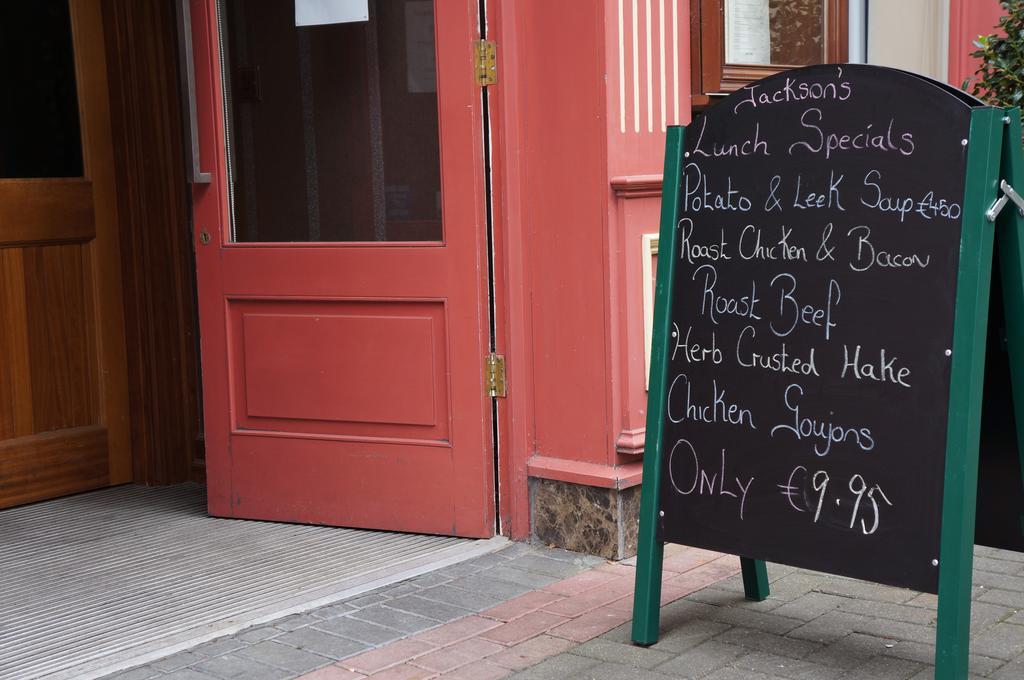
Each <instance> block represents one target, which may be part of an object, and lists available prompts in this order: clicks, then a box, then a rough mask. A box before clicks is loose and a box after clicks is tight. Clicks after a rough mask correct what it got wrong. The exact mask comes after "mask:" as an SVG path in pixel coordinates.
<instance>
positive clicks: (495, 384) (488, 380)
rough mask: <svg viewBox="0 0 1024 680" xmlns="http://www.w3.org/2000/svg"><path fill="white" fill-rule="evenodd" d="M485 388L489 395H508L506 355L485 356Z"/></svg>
mask: <svg viewBox="0 0 1024 680" xmlns="http://www.w3.org/2000/svg"><path fill="white" fill-rule="evenodd" d="M484 389H485V390H486V391H487V396H489V397H504V396H505V395H506V393H507V389H506V387H505V357H504V355H501V354H488V355H487V356H486V357H484Z"/></svg>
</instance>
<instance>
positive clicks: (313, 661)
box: [110, 544, 1024, 680]
mask: <svg viewBox="0 0 1024 680" xmlns="http://www.w3.org/2000/svg"><path fill="white" fill-rule="evenodd" d="M738 571H739V560H738V559H736V558H735V557H731V556H723V555H719V554H717V553H713V552H709V551H704V550H698V549H693V548H683V547H680V546H667V547H666V559H665V577H664V584H663V594H662V604H663V607H662V614H661V621H662V626H661V628H662V634H661V639H660V640H659V642H658V643H657V644H655V645H652V646H651V647H648V648H642V647H637V646H634V645H632V644H630V641H629V634H630V623H629V621H630V619H631V616H632V584H633V573H634V572H633V568H632V567H631V566H630V565H629V564H627V563H620V564H612V563H606V562H604V561H603V560H599V559H596V558H592V557H586V556H582V555H576V554H573V553H568V552H565V551H557V550H549V549H546V548H541V547H532V546H526V545H523V544H515V545H512V546H509V547H508V548H506V549H504V550H502V551H499V552H497V553H494V554H491V555H486V556H484V557H480V558H477V559H475V560H470V561H468V562H464V563H461V564H457V565H453V566H451V567H446V568H444V569H441V570H438V571H435V572H431V573H429V574H425V575H424V576H421V577H419V578H416V579H412V580H410V581H406V582H404V583H401V584H398V585H395V586H390V587H388V588H385V589H381V590H380V591H375V592H373V593H368V594H366V595H363V596H360V597H357V598H353V599H351V600H348V601H345V602H341V603H337V604H334V605H330V606H328V607H322V608H320V609H317V610H314V611H311V612H308V613H305V614H297V615H294V616H290V617H287V618H284V619H281V620H279V621H277V622H274V623H273V624H270V625H266V626H261V627H259V628H253V629H249V630H246V631H242V632H241V633H239V634H237V635H234V636H230V637H226V638H221V639H219V640H215V641H213V642H210V643H207V644H205V645H201V646H199V647H196V648H195V649H192V650H189V651H187V652H181V653H179V654H176V655H174V656H171V657H168V658H166V659H162V660H160V661H157V662H154V663H152V664H149V665H147V666H144V667H142V668H137V669H132V670H130V671H126V672H124V673H121V674H118V675H115V676H110V678H111V679H113V678H117V679H118V680H148V679H149V678H161V679H162V680H229V679H232V678H247V679H248V678H252V679H253V680H259V679H261V678H271V679H281V680H288V679H291V678H300V680H362V679H363V678H373V679H375V680H381V679H385V680H386V679H395V680H402V679H407V680H413V679H420V678H423V679H426V678H445V679H451V680H459V679H461V678H466V679H472V680H489V679H491V678H494V679H496V678H503V677H510V678H519V679H521V680H548V679H556V678H557V679H561V678H587V679H590V680H616V679H620V678H636V679H639V680H668V679H670V678H706V679H708V680H732V679H743V680H768V679H776V678H778V679H787V680H813V679H818V678H821V679H826V680H827V679H831V678H843V679H848V680H860V679H865V680H867V679H870V680H888V679H890V678H891V679H894V680H895V679H907V680H920V679H923V678H930V677H932V668H931V663H932V658H933V655H934V636H935V620H936V598H935V597H934V596H932V595H926V594H921V593H917V592H913V591H908V590H902V589H897V588H890V587H886V586H879V585H875V584H870V583H866V582H863V581H855V580H852V579H846V578H841V577H836V576H829V575H825V574H819V573H815V572H809V571H804V570H799V569H794V568H791V567H784V566H779V565H769V577H770V580H771V584H772V586H771V587H772V594H771V597H769V599H768V600H766V601H764V602H756V603H755V602H748V601H746V600H745V599H743V593H742V583H741V580H740V578H739V576H738ZM974 581H975V586H974V590H973V597H974V604H973V608H972V643H971V649H972V656H971V664H970V666H971V667H970V672H971V677H972V678H982V677H984V678H993V679H994V680H1009V679H1011V678H1013V679H1018V680H1019V679H1022V678H1024V554H1019V553H1011V552H1005V551H997V550H993V549H989V548H978V549H977V550H976V558H975V572H974Z"/></svg>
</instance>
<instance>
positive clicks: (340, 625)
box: [316, 616, 405, 647]
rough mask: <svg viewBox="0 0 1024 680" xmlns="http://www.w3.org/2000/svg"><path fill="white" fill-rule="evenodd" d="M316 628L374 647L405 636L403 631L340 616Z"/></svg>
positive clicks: (321, 623) (323, 622)
mask: <svg viewBox="0 0 1024 680" xmlns="http://www.w3.org/2000/svg"><path fill="white" fill-rule="evenodd" d="M316 627H317V628H319V629H320V630H325V631H327V632H328V633H333V634H334V635H340V636H342V637H346V638H348V639H350V640H356V641H357V642H364V643H366V644H368V645H371V646H374V647H376V646H379V645H383V644H386V643H388V642H391V641H392V640H397V639H398V638H400V637H402V636H403V635H405V633H404V632H403V631H400V630H395V629H394V628H387V627H385V626H378V625H377V624H375V623H369V622H368V621H361V620H359V619H354V618H352V617H351V616H340V617H338V618H336V619H329V620H327V621H321V622H320V623H318V624H316Z"/></svg>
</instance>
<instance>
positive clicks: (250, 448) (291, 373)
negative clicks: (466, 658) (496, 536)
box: [190, 0, 495, 537]
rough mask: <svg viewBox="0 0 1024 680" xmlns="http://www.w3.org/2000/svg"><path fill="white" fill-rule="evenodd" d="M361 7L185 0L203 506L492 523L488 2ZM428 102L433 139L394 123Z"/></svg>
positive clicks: (232, 512) (342, 520) (295, 516)
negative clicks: (305, 23)
mask: <svg viewBox="0 0 1024 680" xmlns="http://www.w3.org/2000/svg"><path fill="white" fill-rule="evenodd" d="M253 6H254V5H253V4H252V3H250V4H249V5H248V7H253ZM255 6H256V7H258V8H259V10H258V11H260V12H264V11H265V12H270V13H272V14H273V13H281V12H284V11H285V10H283V9H282V7H283V6H287V8H288V11H291V9H290V8H291V7H292V3H279V2H275V3H259V4H256V5H255ZM371 7H372V8H373V9H371V16H372V17H373V16H376V19H374V21H376V22H378V23H376V24H374V25H367V26H365V27H360V26H326V27H325V26H318V27H313V28H303V29H293V27H291V26H289V25H287V21H288V20H289V16H288V15H287V14H282V15H281V16H280V17H278V16H276V14H274V15H273V16H271V15H270V14H268V15H260V14H257V13H256V11H255V10H251V9H246V8H244V7H243V6H242V5H240V4H238V3H235V2H231V1H230V0H221V1H220V2H218V1H217V0H191V4H190V8H191V13H192V17H191V20H192V29H193V34H192V43H193V57H194V62H195V83H196V93H195V94H196V112H197V123H198V139H199V150H200V153H199V163H200V165H201V167H200V168H199V169H200V170H201V171H203V172H209V173H210V175H211V178H212V181H211V183H209V184H196V185H194V195H193V198H194V210H195V231H196V233H195V243H196V246H195V248H196V253H197V255H196V260H197V270H198V280H199V298H200V330H201V343H202V368H203V391H204V401H205V412H204V413H205V428H206V446H207V454H206V455H207V484H208V494H209V509H210V512H211V513H212V514H215V515H221V516H228V517H244V518H253V519H269V520H280V521H292V522H312V523H320V524H332V525H339V526H352V527H365V528H375V529H387V530H399V531H414V532H425V533H439V534H451V535H460V536H480V537H482V536H490V535H492V534H493V533H494V512H495V509H494V505H493V504H494V490H493V475H494V472H493V450H492V442H491V421H490V418H491V407H490V398H489V397H488V396H487V395H486V394H485V393H484V390H483V383H482V366H483V358H484V355H485V353H486V351H487V303H488V301H487V297H486V296H487V280H486V276H487V273H486V272H487V266H486V233H485V230H484V229H485V214H484V200H483V197H484V193H483V192H484V187H483V177H484V168H483V149H482V139H483V133H482V110H481V96H480V91H479V88H478V86H477V85H476V84H475V82H474V77H473V69H472V42H471V41H472V40H473V39H475V38H477V37H479V17H478V14H477V12H478V5H477V3H476V2H475V0H452V1H449V0H444V1H443V2H441V1H438V2H435V3H434V4H433V16H432V21H433V29H432V31H433V34H432V35H431V34H430V33H429V30H430V25H429V20H430V17H428V16H427V14H428V13H429V10H430V5H429V4H427V3H388V2H386V1H384V0H377V2H376V3H371ZM403 7H404V14H402V13H401V12H399V8H403ZM218 12H220V15H218ZM225 26H227V27H228V28H224V27H225ZM282 26H284V28H281V27H282ZM373 26H376V28H374V27H373ZM218 27H220V29H219V28H218ZM231 27H235V28H234V29H232V28H231ZM219 30H226V31H228V32H227V33H224V34H221V33H219V32H218V31H219ZM231 30H237V33H230V31H231ZM346 36H347V37H346ZM430 43H432V44H433V45H436V48H431V49H433V50H434V58H435V59H436V70H435V71H434V72H431V71H430V70H429V68H428V67H429V64H425V63H424V62H425V61H428V60H426V59H425V56H424V53H423V49H424V45H427V44H430ZM394 45H399V46H402V47H401V48H400V49H399V48H395V47H393V46H394ZM404 49H408V50H409V52H408V53H405V56H404V58H403V59H404V60H403V59H399V56H401V54H402V52H401V50H404ZM396 50H398V51H396ZM396 55H399V56H396ZM427 56H429V55H427ZM222 58H223V59H224V60H225V63H224V64H223V65H222V63H221V60H222ZM354 59H355V60H357V61H358V60H361V61H358V64H359V67H358V68H355V67H353V66H352V64H353V63H355V62H354V61H353V60H354ZM396 59H398V61H396ZM222 66H223V67H224V70H223V71H222ZM296 69H298V70H296ZM296 73H297V74H299V75H298V77H293V76H294V74H296ZM396 74H397V75H396ZM375 79H376V80H375ZM339 83H344V85H339ZM435 100H436V121H437V122H436V132H434V133H433V138H431V139H427V138H425V137H424V134H423V133H422V131H419V132H416V131H415V130H413V131H410V129H409V128H408V126H406V127H403V125H404V123H403V122H402V121H403V120H406V119H409V118H410V115H411V114H410V113H409V111H406V110H404V109H406V108H411V109H416V111H419V113H415V115H414V116H412V117H416V116H419V117H421V118H422V117H424V115H423V113H422V111H424V110H428V109H424V108H423V107H429V106H433V104H431V102H434V101H435ZM225 101H227V107H225ZM313 102H317V103H316V104H313ZM396 102H397V103H396ZM416 107H419V108H416ZM428 113H430V115H433V109H429V110H428ZM403 116H405V118H403ZM426 117H428V118H429V117H430V116H426ZM389 126H390V127H389ZM368 140H369V141H368ZM247 145H248V146H247ZM431 148H434V149H435V151H434V152H433V153H434V156H431ZM437 148H439V150H440V151H439V159H438V153H437V151H436V149H437ZM431 158H434V160H433V161H432V160H431ZM311 168H312V169H311ZM432 181H433V182H435V183H437V188H438V189H439V190H436V191H435V188H434V185H432V184H430V182H432ZM432 211H436V213H435V212H432ZM206 235H208V236H209V238H208V239H207V236H206ZM261 238H262V239H264V240H260V239H261ZM285 238H288V239H289V240H293V241H294V242H284V241H283V239H285ZM398 238H407V239H430V238H435V239H437V240H434V241H429V240H407V241H399V240H396V239H398Z"/></svg>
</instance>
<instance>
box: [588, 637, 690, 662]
mask: <svg viewBox="0 0 1024 680" xmlns="http://www.w3.org/2000/svg"><path fill="white" fill-rule="evenodd" d="M572 653H573V654H578V655H579V656H586V657H589V658H591V659H599V660H601V661H614V662H618V663H624V664H627V665H630V666H635V667H637V668H654V667H655V666H659V665H661V664H663V663H665V662H666V661H668V660H669V659H671V658H673V655H672V654H670V653H668V652H663V651H659V650H656V649H651V648H649V647H640V646H637V645H633V644H623V643H621V642H613V641H611V640H606V639H603V638H596V639H593V640H590V641H589V642H584V643H583V644H582V645H580V646H578V647H576V649H574V650H572Z"/></svg>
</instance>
